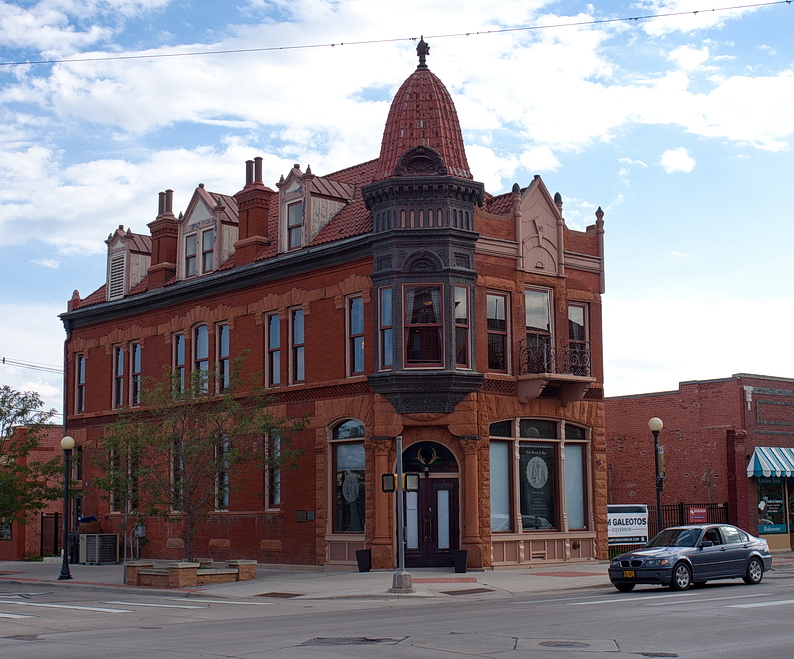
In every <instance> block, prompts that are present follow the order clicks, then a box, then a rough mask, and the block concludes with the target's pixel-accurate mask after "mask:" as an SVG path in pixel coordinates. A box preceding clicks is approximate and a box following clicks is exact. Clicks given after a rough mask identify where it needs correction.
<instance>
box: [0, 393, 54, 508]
mask: <svg viewBox="0 0 794 659" xmlns="http://www.w3.org/2000/svg"><path fill="white" fill-rule="evenodd" d="M42 407H43V402H42V400H41V397H40V396H39V395H38V394H37V393H35V392H32V391H25V392H19V391H16V390H15V389H12V388H11V387H9V386H8V385H2V386H0V521H5V522H10V521H16V522H21V523H24V522H25V520H26V518H27V517H28V516H29V515H30V513H32V512H35V511H38V510H41V509H42V508H44V507H45V506H46V502H47V501H55V500H56V499H59V498H60V497H61V493H62V491H61V486H60V484H59V481H58V477H59V475H60V474H61V469H62V466H63V462H62V460H61V458H60V457H59V456H56V457H54V458H52V459H51V460H46V461H45V460H38V459H34V458H32V456H31V454H32V453H33V452H34V451H35V450H36V449H37V448H39V446H40V444H41V435H42V432H43V430H44V427H45V426H46V425H47V422H48V421H49V420H50V419H51V418H52V417H53V415H54V414H55V410H49V411H45V410H42V409H41V408H42Z"/></svg>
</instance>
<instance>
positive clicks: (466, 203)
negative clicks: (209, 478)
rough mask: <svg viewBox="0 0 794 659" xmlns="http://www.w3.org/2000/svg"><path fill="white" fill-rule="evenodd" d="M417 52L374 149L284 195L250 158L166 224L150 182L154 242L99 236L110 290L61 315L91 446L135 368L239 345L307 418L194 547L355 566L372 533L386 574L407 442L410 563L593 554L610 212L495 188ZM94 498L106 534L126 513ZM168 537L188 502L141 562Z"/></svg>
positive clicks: (293, 179)
mask: <svg viewBox="0 0 794 659" xmlns="http://www.w3.org/2000/svg"><path fill="white" fill-rule="evenodd" d="M424 46H425V44H424V42H420V48H418V52H419V56H420V64H419V66H418V68H417V69H416V71H414V72H413V73H412V74H411V75H410V76H409V77H408V79H407V80H406V81H405V82H404V84H403V85H402V87H401V88H400V90H399V91H398V92H397V95H396V96H395V98H394V101H393V103H392V106H391V110H390V112H389V115H388V119H387V121H386V126H385V128H384V132H383V139H382V145H381V151H380V155H379V156H378V157H377V158H376V159H374V160H371V161H368V162H365V163H362V164H358V165H354V166H351V167H349V168H347V169H343V170H341V171H338V172H333V173H330V174H326V175H323V176H319V175H316V174H314V173H313V172H312V171H311V168H310V167H307V168H306V170H305V171H304V170H303V169H302V168H301V167H300V166H299V165H297V164H296V165H294V166H293V167H292V168H291V169H289V170H288V171H287V172H286V174H285V175H284V176H282V178H281V180H280V181H279V182H278V183H277V184H276V186H275V188H276V189H275V190H274V189H271V188H269V187H267V186H265V184H264V182H263V181H262V173H261V159H259V158H256V159H254V160H253V161H249V162H248V163H247V165H246V179H245V184H244V186H243V187H242V189H241V190H240V191H239V192H237V193H236V194H233V195H227V194H220V193H214V192H210V191H208V190H206V189H205V188H204V187H203V186H201V185H200V186H199V187H198V188H197V189H196V191H195V193H194V195H193V197H192V198H191V199H190V200H189V201H188V203H187V205H186V207H185V209H184V212H182V213H179V215H178V216H177V215H175V214H174V209H173V197H172V193H171V191H166V192H164V193H161V194H160V207H159V213H158V215H157V217H156V218H155V220H154V221H153V222H151V223H150V224H149V228H150V235H142V234H136V233H133V232H132V231H130V230H124V229H123V227H120V228H119V229H118V230H117V231H116V232H115V233H113V234H111V236H110V237H109V239H108V241H107V243H108V280H107V282H106V284H105V285H103V286H102V287H100V288H99V289H98V290H97V291H96V292H94V293H92V294H91V295H89V296H87V297H85V298H82V297H81V296H80V295H79V293H77V292H75V295H74V297H73V299H72V300H71V301H70V303H69V310H68V311H67V312H66V313H64V314H63V315H62V319H63V321H64V324H65V327H66V331H67V342H66V359H67V364H68V369H67V370H68V372H67V375H66V390H67V400H68V401H69V406H70V409H69V410H68V417H67V432H68V433H69V434H70V435H71V436H73V437H74V438H75V439H76V440H77V441H78V443H80V444H82V445H86V446H87V445H90V443H91V441H92V439H93V438H95V437H96V436H98V434H99V433H101V431H102V427H103V426H104V425H105V424H106V423H108V422H109V421H111V420H112V419H113V418H114V415H115V414H116V410H117V409H119V408H120V407H121V406H124V405H134V404H136V402H137V400H136V395H137V394H136V392H137V387H138V386H139V384H140V382H141V379H140V378H141V376H146V375H156V374H158V373H159V372H160V370H161V368H162V366H163V365H171V366H172V367H173V368H176V369H184V370H190V369H191V368H204V367H205V366H206V364H208V363H209V364H212V363H214V364H216V365H217V366H218V368H219V369H220V368H222V367H223V363H224V360H227V359H228V358H229V356H230V355H231V356H232V357H233V356H234V355H237V354H239V353H240V352H241V351H242V350H244V349H246V350H249V351H250V352H249V356H248V359H247V362H246V364H247V365H248V366H250V368H251V370H252V372H261V373H262V374H263V375H262V378H263V384H265V385H267V386H270V387H272V388H273V392H274V394H275V395H276V397H277V401H278V404H277V405H276V408H275V410H274V411H275V412H276V413H278V414H281V415H287V416H300V415H303V414H304V413H309V414H311V421H310V427H309V428H308V429H306V430H304V431H302V432H301V433H299V434H298V435H297V444H298V446H299V447H300V448H303V449H304V453H303V456H302V458H301V459H300V465H299V466H300V469H299V470H297V471H286V470H284V471H283V473H280V474H279V480H278V484H277V485H278V487H277V488H274V487H273V483H272V482H268V478H269V476H268V475H267V474H265V475H264V476H263V479H262V481H263V482H259V483H255V482H254V481H252V480H249V481H248V482H247V484H246V485H245V488H244V489H243V490H242V491H240V492H232V493H231V494H230V496H229V501H228V506H225V507H224V508H223V509H221V510H216V511H213V512H212V513H211V514H210V519H209V521H208V522H207V523H206V525H205V526H204V528H203V529H202V530H201V532H200V535H199V537H198V538H197V544H196V551H197V555H208V554H212V555H214V556H216V557H218V558H220V557H228V556H232V557H234V558H254V559H257V560H258V561H260V562H265V563H291V564H307V565H325V566H334V565H336V566H351V565H354V564H355V560H356V556H355V552H356V550H360V549H364V548H367V549H370V550H371V552H372V554H371V556H372V564H373V566H374V567H391V566H393V565H394V564H395V560H396V559H395V556H396V541H395V534H394V528H395V510H396V508H395V495H393V494H385V493H383V492H382V491H381V487H380V483H381V478H380V477H381V474H383V473H388V472H392V471H395V470H396V460H397V455H396V444H395V437H396V436H398V435H399V436H402V437H403V441H404V453H403V456H402V460H403V465H404V467H405V469H406V470H408V471H419V472H421V473H422V474H423V477H422V483H421V488H420V491H419V493H418V494H408V495H406V496H407V520H406V525H407V538H406V561H407V564H408V565H409V566H421V565H451V564H452V552H453V550H455V549H460V548H462V549H466V550H468V561H469V566H470V567H483V566H491V565H498V564H516V563H526V562H530V561H542V560H569V559H587V558H593V557H596V556H603V555H605V553H606V537H605V531H606V508H605V503H606V464H605V448H606V447H605V439H604V426H603V386H602V382H603V373H602V354H601V293H602V292H603V271H604V270H603V219H602V218H603V213H602V212H601V210H600V209H599V210H598V212H597V213H596V217H595V223H594V225H593V226H590V227H588V228H587V230H586V231H584V232H579V231H574V230H571V229H569V228H568V227H567V226H566V225H565V221H564V219H563V201H562V197H561V196H560V195H559V194H556V195H552V194H550V193H549V191H548V190H547V188H546V186H545V184H544V183H543V181H542V180H541V179H540V177H537V176H536V177H535V178H534V179H533V180H532V181H531V182H530V184H529V185H528V186H527V187H525V188H521V187H519V185H518V184H516V185H515V186H514V187H513V190H512V191H511V192H509V193H506V194H501V195H497V196H493V195H490V194H488V193H487V192H486V191H485V190H484V189H483V185H482V184H481V183H478V182H476V181H475V180H474V178H473V174H472V173H471V172H470V171H469V165H468V161H467V158H466V152H465V149H464V145H463V139H462V135H461V130H460V125H459V122H458V117H457V113H456V111H455V106H454V104H453V102H452V98H451V96H450V94H449V92H448V91H447V89H446V88H445V87H444V85H443V83H442V82H441V80H439V78H438V77H436V76H435V75H434V74H433V73H432V72H431V71H430V70H429V69H428V68H427V65H426V63H425V56H426V54H427V51H426V50H423V49H424ZM208 166H209V165H208ZM88 464H90V461H86V465H88ZM87 468H88V467H87ZM86 480H87V481H89V484H90V480H91V479H90V477H87V478H86ZM85 497H86V499H85V503H84V508H83V509H84V511H85V513H86V514H97V515H98V516H99V517H100V519H101V521H102V524H103V527H104V529H105V531H106V532H108V531H110V530H111V529H112V528H113V527H114V525H117V524H118V522H119V520H120V519H121V511H114V512H111V511H109V510H108V508H107V504H106V503H105V502H104V501H103V500H102V499H101V498H100V497H99V496H98V493H93V492H92V491H91V488H90V486H89V487H88V488H87V489H86V492H85ZM181 533H182V528H181V522H180V519H179V517H178V516H173V518H172V519H171V520H169V521H168V522H165V521H162V520H156V519H152V520H150V521H149V522H147V535H148V536H149V538H150V540H151V541H152V543H151V544H150V545H149V546H148V547H146V549H145V550H144V552H145V554H148V555H150V556H155V555H160V556H162V555H169V553H170V555H172V556H173V557H179V556H181V553H182V551H183V550H182V548H181V539H180V537H179V536H180V534H181Z"/></svg>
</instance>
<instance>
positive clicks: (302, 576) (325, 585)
mask: <svg viewBox="0 0 794 659" xmlns="http://www.w3.org/2000/svg"><path fill="white" fill-rule="evenodd" d="M607 565H608V564H607V562H606V561H588V562H586V563H565V564H560V563H556V564H552V565H544V566H542V567H541V566H537V565H533V566H531V567H530V566H523V567H511V568H499V569H496V570H486V571H481V572H466V573H463V574H456V573H455V572H454V570H453V569H452V568H410V569H408V570H407V572H408V573H409V574H410V575H411V579H412V582H413V587H414V590H415V592H414V593H410V594H396V593H390V592H389V589H390V588H391V586H392V581H393V575H394V571H393V570H375V571H371V572H336V571H334V572H324V571H322V570H314V569H312V570H300V569H295V570H290V569H268V568H263V567H259V568H258V569H257V578H256V579H253V580H250V581H238V582H232V583H225V584H213V585H208V586H199V587H196V588H181V589H177V588H173V589H167V590H165V589H157V588H149V587H145V586H127V585H125V584H124V567H123V566H122V565H70V566H69V569H70V572H71V575H72V579H71V580H64V581H59V580H58V575H59V574H60V571H61V563H60V561H58V562H57V563H54V562H53V563H33V562H24V561H0V585H2V584H4V583H6V584H7V583H11V582H14V583H18V584H30V585H35V586H36V587H39V588H40V587H41V586H42V585H47V587H57V588H75V587H76V588H83V589H93V590H105V589H108V590H115V591H125V592H136V593H143V592H150V593H152V594H163V593H167V594H171V595H173V594H175V593H180V594H184V595H185V596H187V597H189V596H191V595H201V596H213V597H225V598H234V597H262V598H277V599H287V598H289V599H293V598H294V599H304V600H306V599H312V600H314V599H337V598H356V599H394V598H405V597H408V598H417V597H453V596H457V595H476V596H478V597H486V596H488V595H489V594H493V595H497V594H501V595H502V596H515V595H521V594H524V593H527V594H529V593H538V592H546V591H556V590H566V589H572V588H584V587H596V586H608V585H609V577H608V576H607Z"/></svg>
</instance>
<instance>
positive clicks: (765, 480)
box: [605, 373, 794, 549]
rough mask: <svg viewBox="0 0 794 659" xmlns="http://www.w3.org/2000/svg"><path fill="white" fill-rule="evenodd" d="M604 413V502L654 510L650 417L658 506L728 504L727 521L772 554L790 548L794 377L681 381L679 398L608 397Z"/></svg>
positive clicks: (793, 529) (792, 531) (655, 395)
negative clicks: (661, 471) (658, 461)
mask: <svg viewBox="0 0 794 659" xmlns="http://www.w3.org/2000/svg"><path fill="white" fill-rule="evenodd" d="M605 414H606V431H607V462H608V465H609V477H608V483H609V484H608V492H609V502H610V503H635V502H639V503H648V504H651V505H655V502H656V490H655V481H654V456H653V435H652V434H651V432H650V430H648V420H649V419H651V418H652V417H655V416H656V417H659V418H660V419H662V421H663V422H664V428H663V429H662V431H661V433H660V434H659V445H660V446H662V447H664V464H665V471H666V479H665V484H664V491H663V493H662V505H665V504H672V503H715V504H716V503H727V505H728V517H729V521H730V522H731V523H733V524H736V525H738V526H741V527H743V528H745V529H747V530H748V531H750V532H751V533H757V534H760V535H762V536H764V537H765V538H766V539H767V540H768V541H769V544H770V546H771V547H773V548H775V549H789V548H791V547H794V541H792V537H793V536H792V535H791V534H794V479H792V477H793V476H794V379H788V378H777V377H770V376H764V375H749V374H746V373H738V374H736V375H733V376H731V377H730V378H725V379H718V380H703V381H699V380H694V381H691V382H681V383H680V385H679V388H678V391H663V392H659V393H650V394H638V395H633V396H615V397H609V398H607V399H606V401H605ZM770 448H773V449H774V450H771V451H770V450H768V449H770ZM759 504H761V505H760V506H759Z"/></svg>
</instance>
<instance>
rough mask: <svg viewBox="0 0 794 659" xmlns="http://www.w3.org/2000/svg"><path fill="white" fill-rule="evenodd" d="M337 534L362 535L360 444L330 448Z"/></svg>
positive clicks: (361, 455)
mask: <svg viewBox="0 0 794 659" xmlns="http://www.w3.org/2000/svg"><path fill="white" fill-rule="evenodd" d="M333 446H334V451H333V454H334V472H335V476H336V478H335V481H336V487H335V498H336V515H335V520H334V522H335V524H334V531H335V532H337V533H363V532H364V444H363V442H357V443H355V444H334V445H333Z"/></svg>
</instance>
